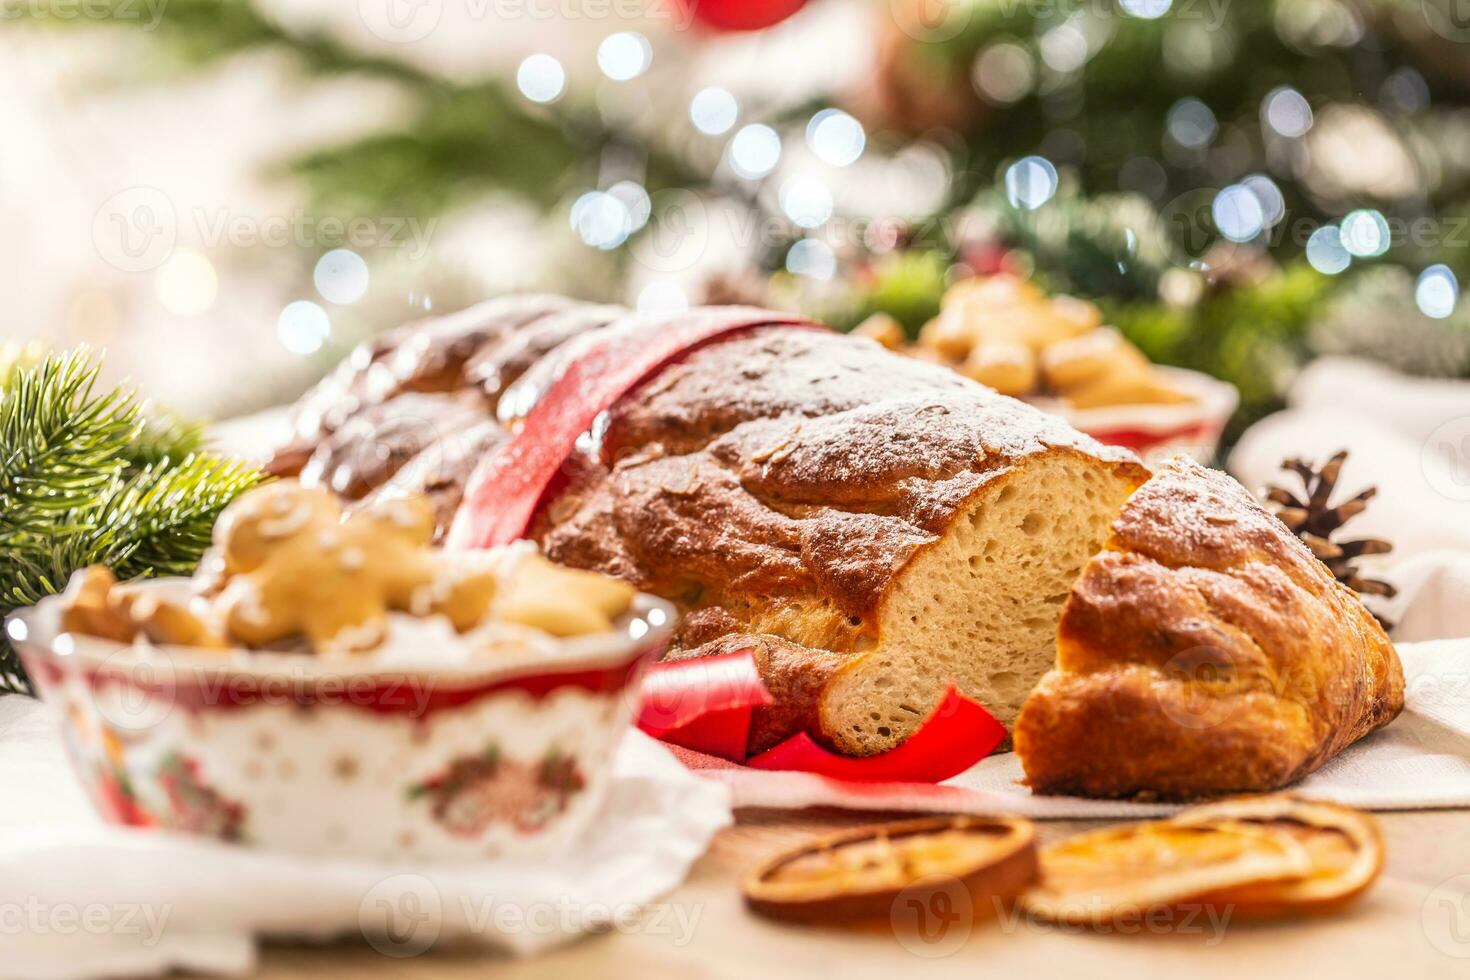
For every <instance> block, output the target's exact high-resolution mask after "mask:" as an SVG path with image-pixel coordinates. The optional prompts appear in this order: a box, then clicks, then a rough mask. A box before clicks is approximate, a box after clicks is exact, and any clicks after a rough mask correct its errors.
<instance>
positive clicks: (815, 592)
mask: <svg viewBox="0 0 1470 980" xmlns="http://www.w3.org/2000/svg"><path fill="white" fill-rule="evenodd" d="M476 310H477V312H475V314H474V315H473V316H470V315H467V314H457V315H456V317H455V318H454V319H455V320H456V321H458V323H459V327H458V328H456V329H450V328H446V327H443V326H439V327H435V328H426V327H417V328H405V329H404V330H401V331H398V332H397V335H396V337H395V338H394V340H393V341H392V342H390V343H387V344H377V345H374V346H373V347H371V348H367V349H365V350H364V351H363V352H362V353H361V355H360V356H354V358H353V360H352V362H351V364H349V365H348V366H344V368H343V369H341V370H340V371H339V377H337V378H336V379H335V380H334V381H332V382H330V383H324V385H323V388H322V390H320V391H318V392H317V393H315V394H313V395H311V396H309V397H308V398H307V399H306V406H307V407H306V408H305V409H304V410H303V412H302V413H300V414H301V415H302V416H303V417H304V418H306V419H308V420H311V419H327V420H328V423H327V424H328V426H329V427H331V428H338V427H340V426H341V425H342V424H343V421H342V418H343V417H344V416H345V417H346V418H352V417H358V418H367V417H368V411H367V409H366V408H365V407H364V406H368V405H373V404H377V403H378V402H379V401H381V400H382V399H381V398H380V397H379V396H380V395H381V394H382V392H381V391H380V388H382V386H383V385H384V384H385V383H390V384H389V386H390V387H392V386H393V385H397V386H398V387H397V389H396V390H397V392H398V393H397V394H396V395H394V396H392V398H390V399H389V404H391V402H392V400H394V399H406V398H407V397H409V396H410V395H415V394H417V393H418V392H420V391H422V389H423V387H424V386H426V385H430V383H431V382H432V385H431V386H432V387H435V388H438V387H442V386H444V385H447V384H449V381H448V380H446V379H448V378H450V377H451V376H454V377H458V378H459V382H458V383H459V385H460V387H461V388H462V389H464V388H468V389H472V390H473V391H474V393H475V397H479V398H483V399H484V400H485V402H486V404H487V411H488V412H490V413H494V412H495V411H496V406H495V404H494V402H495V400H496V399H498V398H499V397H500V396H501V395H503V394H504V393H505V391H506V388H507V385H508V384H509V382H510V381H511V380H514V378H515V377H519V376H520V375H521V374H522V373H523V372H525V371H527V370H529V369H531V365H532V363H533V362H534V361H535V360H536V359H537V358H540V357H547V356H550V357H555V356H556V354H555V350H553V349H552V348H551V346H550V345H551V343H552V341H555V340H561V341H564V342H570V343H575V342H576V337H577V336H578V335H579V334H580V333H581V332H583V331H584V330H592V329H608V330H616V329H618V323H619V321H617V320H613V321H612V322H611V323H608V312H609V311H608V310H607V309H606V308H592V309H589V310H586V311H583V312H577V311H568V310H566V309H565V308H563V307H561V306H559V305H558V304H557V303H555V302H547V301H545V299H544V298H539V297H532V298H529V299H525V300H521V301H517V302H512V301H499V302H497V303H496V304H487V305H485V306H482V307H479V308H476ZM774 317H776V315H775V314H773V318H774ZM419 332H427V333H428V334H429V336H430V337H431V338H433V339H434V342H433V343H429V344H425V343H423V342H422V341H420V340H419V339H418V337H419ZM557 349H560V348H557ZM415 351H419V352H421V353H422V355H423V356H424V357H426V358H429V359H430V360H431V361H432V363H431V364H427V365H423V366H420V365H417V364H415V362H414V352H415ZM451 355H452V356H451ZM354 365H355V366H354ZM455 372H458V373H457V374H455ZM384 379H387V382H385V380H384ZM375 386H376V387H375ZM330 390H339V391H350V392H351V393H352V394H350V395H349V396H346V397H347V398H348V399H349V401H356V402H357V403H358V407H357V408H356V409H354V410H346V409H344V408H343V407H342V406H340V405H335V404H333V403H332V402H331V399H330V398H328V397H326V395H327V393H329V391H330ZM417 397H419V398H421V399H422V398H424V397H425V396H423V395H422V394H418V395H417ZM434 397H440V398H442V397H444V396H443V395H436V396H434ZM376 411H377V412H378V414H382V415H391V414H392V413H391V411H388V410H385V409H379V410H376ZM471 431H473V432H474V433H475V434H476V438H477V440H479V442H478V443H476V444H489V443H490V442H493V440H494V439H496V438H498V437H499V436H498V434H497V432H496V431H495V423H494V422H487V423H480V424H479V425H477V426H476V427H474V428H473V429H472V430H471ZM319 438H320V437H319ZM1048 456H1071V457H1075V458H1078V459H1084V460H1086V461H1087V462H1088V464H1089V465H1093V466H1097V467H1099V468H1100V469H1103V470H1108V471H1110V472H1111V473H1112V474H1114V475H1116V476H1119V477H1121V478H1122V479H1124V480H1126V481H1128V482H1129V483H1131V484H1136V483H1139V482H1141V481H1142V480H1143V478H1144V477H1145V476H1146V470H1144V469H1143V467H1142V465H1141V464H1140V463H1138V461H1137V459H1136V458H1135V457H1134V456H1133V455H1132V454H1131V453H1129V452H1128V451H1126V450H1123V449H1117V448H1112V447H1105V446H1102V445H1100V444H1098V443H1096V442H1094V441H1093V440H1091V439H1090V438H1088V437H1086V436H1084V435H1082V434H1081V433H1079V432H1077V431H1076V430H1074V429H1072V428H1070V427H1069V426H1067V425H1066V424H1065V423H1064V422H1062V421H1061V420H1059V419H1056V418H1054V417H1051V416H1048V415H1045V414H1043V413H1041V412H1039V411H1037V410H1036V409H1033V408H1031V407H1030V406H1027V405H1025V404H1023V403H1021V402H1017V401H1015V400H1013V399H1010V398H1005V397H1003V396H1000V395H997V394H996V393H994V392H993V391H991V390H989V389H987V388H984V387H982V386H981V385H979V384H976V383H975V382H973V381H970V380H968V379H966V378H963V377H961V376H959V375H957V374H955V373H954V372H952V371H950V370H948V369H946V368H943V367H939V366H936V365H931V364H926V363H923V362H920V361H916V360H914V359H911V358H906V357H902V356H899V355H897V354H893V353H891V352H888V351H886V350H884V349H883V348H882V347H880V346H879V345H878V344H876V343H873V342H872V341H869V340H865V339H861V338H856V337H850V336H844V335H841V334H837V333H828V332H824V331H814V330H789V329H783V328H780V327H756V328H752V329H749V330H746V331H742V332H739V333H737V334H734V335H731V336H730V337H728V338H723V339H721V340H719V341H717V342H713V343H710V344H706V345H704V346H701V347H699V348H697V349H695V350H693V351H691V352H689V353H688V354H686V355H685V356H684V357H683V358H681V359H679V360H678V361H676V362H675V363H673V364H671V365H669V366H667V367H666V368H664V369H663V370H662V371H660V372H659V373H658V374H657V375H656V376H654V377H653V378H652V379H650V380H649V381H648V382H646V383H645V384H644V385H642V386H641V387H640V388H638V389H637V390H636V391H634V392H632V393H631V394H630V395H628V396H627V397H625V398H623V399H622V400H621V401H620V402H619V403H618V404H617V405H616V406H614V408H613V409H612V410H611V411H610V412H609V418H608V424H607V426H606V428H605V429H604V430H603V431H602V440H601V443H600V445H597V446H595V447H590V448H588V449H587V450H586V451H584V452H580V453H578V454H576V455H575V456H574V457H573V458H572V459H571V460H569V461H568V464H567V466H566V468H565V477H566V478H565V480H564V486H563V487H562V488H561V489H559V490H558V492H557V493H555V494H554V495H553V496H552V497H551V498H550V499H549V500H548V501H547V503H546V506H544V507H543V508H542V509H541V512H540V514H539V516H538V518H537V520H536V522H535V524H534V525H533V527H532V529H531V536H532V537H533V538H535V539H536V540H538V541H539V542H540V544H541V545H542V547H543V549H544V550H545V552H546V554H547V555H548V556H549V557H551V558H552V559H553V560H555V561H558V562H561V563H563V564H567V565H571V566H573V567H578V568H588V569H594V570H598V571H602V572H607V573H610V574H613V575H617V576H619V577H622V578H624V579H626V580H629V581H631V582H633V583H634V584H636V585H638V586H639V587H640V588H642V589H644V590H646V591H649V592H653V593H656V594H659V595H663V596H666V597H669V598H671V599H674V600H676V601H678V602H680V603H681V604H682V605H683V607H684V609H685V610H686V614H687V615H686V619H685V622H684V625H683V626H682V628H681V631H680V633H679V635H678V636H677V637H676V639H675V642H674V644H673V647H672V649H671V652H670V654H669V656H670V657H676V658H678V657H695V656H701V655H707V654H710V653H719V652H726V651H728V650H731V649H736V648H738V647H739V646H747V645H748V646H750V647H751V649H753V651H754V652H755V656H756V660H757V662H758V664H759V665H760V667H761V669H762V674H763V677H764V678H765V681H766V683H767V685H768V686H769V687H770V688H771V690H772V692H773V694H775V695H776V704H775V705H774V706H773V707H772V708H770V709H766V710H765V711H762V712H759V713H758V714H757V717H756V719H755V723H754V725H753V727H752V732H751V738H750V746H749V747H750V749H751V751H761V750H763V749H765V748H769V747H770V746H772V745H774V744H776V743H778V742H780V741H781V740H783V739H784V738H786V737H789V736H790V735H792V734H794V733H796V732H798V731H810V732H811V733H812V734H813V735H814V736H816V737H818V738H819V739H823V740H825V741H828V742H829V744H830V742H831V739H830V738H829V734H830V730H831V729H830V726H829V725H828V724H827V723H826V722H824V720H823V711H822V699H823V696H824V694H825V692H826V691H827V690H828V689H829V686H830V684H831V681H832V678H834V677H835V676H837V674H838V673H839V672H840V671H842V670H844V669H847V668H849V667H850V666H851V665H852V664H853V663H855V662H856V661H858V660H860V659H861V655H862V653H863V652H864V651H866V650H870V649H873V648H874V647H875V646H877V645H878V644H879V643H880V642H881V641H882V640H883V637H882V636H880V635H879V630H880V624H881V622H882V611H883V608H884V604H885V603H886V602H887V601H888V599H889V597H890V596H891V595H892V594H893V590H894V586H895V583H897V582H899V581H900V580H901V578H902V576H903V574H904V571H905V569H906V568H908V567H909V565H910V564H911V563H912V562H913V560H914V559H915V557H916V556H918V555H920V554H922V553H923V552H924V551H925V549H928V548H931V547H933V546H934V545H935V544H937V543H938V542H939V541H940V540H941V539H943V538H944V536H945V535H946V533H948V531H949V530H950V526H951V524H952V523H953V522H954V521H955V520H956V518H957V517H959V516H960V515H962V514H965V513H967V511H968V509H969V508H971V507H972V506H974V505H975V504H976V502H977V501H978V500H980V499H982V498H984V497H985V496H987V495H989V494H992V493H996V492H998V490H999V488H1000V487H1002V486H1003V485H1004V483H1005V482H1006V481H1007V480H1008V479H1012V478H1014V477H1016V476H1018V475H1020V474H1023V473H1024V472H1025V471H1026V470H1027V468H1028V467H1029V466H1031V465H1033V464H1034V463H1035V462H1036V461H1037V460H1039V459H1042V458H1044V457H1048ZM447 462H448V463H450V464H453V463H454V462H455V461H453V460H449V461H447ZM474 462H475V460H474V459H473V458H468V459H464V460H463V461H462V465H460V466H459V467H458V468H457V469H454V468H452V467H450V468H448V469H447V468H446V466H445V463H446V461H444V460H436V461H434V465H432V466H430V465H419V461H418V460H415V461H413V462H410V463H408V464H407V465H405V466H403V468H402V470H401V471H400V475H399V476H395V477H394V478H393V480H392V481H391V482H390V483H389V484H388V485H387V486H386V487H384V488H383V489H382V490H380V491H376V492H378V493H394V494H397V493H403V492H409V491H412V490H413V489H414V486H415V483H416V482H419V483H423V484H424V485H423V487H422V489H424V490H428V491H430V492H432V493H433V494H434V497H435V501H436V511H437V513H438V514H439V515H440V516H441V518H442V517H443V516H444V515H445V514H446V513H447V512H448V511H449V510H450V509H451V506H452V503H453V501H454V500H455V499H457V497H458V496H459V494H460V493H462V490H463V483H464V480H465V478H466V477H467V475H468V472H469V470H470V469H471V468H472V466H473V463H474ZM424 474H433V477H432V478H433V481H434V482H433V484H432V485H429V483H428V482H427V481H428V479H429V478H428V477H427V476H425V475H424ZM361 476H362V478H361V479H359V480H356V481H355V482H354V483H353V488H354V490H357V491H360V490H363V489H366V488H367V487H368V486H369V485H370V484H372V483H374V482H375V481H377V480H378V479H379V478H380V477H381V478H383V479H386V474H377V473H371V474H369V473H364V474H361Z"/></svg>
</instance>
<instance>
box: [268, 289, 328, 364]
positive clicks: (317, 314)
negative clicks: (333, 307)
mask: <svg viewBox="0 0 1470 980" xmlns="http://www.w3.org/2000/svg"><path fill="white" fill-rule="evenodd" d="M331 335H332V318H331V317H329V316H327V311H326V310H324V309H322V308H321V307H320V306H318V305H317V304H315V303H313V302H312V301H311V300H307V299H298V300H297V301H296V302H294V303H290V304H288V305H287V306H286V308H285V309H284V310H282V311H281V315H280V317H279V318H278V319H277V320H276V337H277V338H279V339H280V341H281V346H282V347H284V348H286V349H287V350H288V351H290V352H291V353H293V354H314V353H316V352H317V351H319V350H321V348H322V344H324V343H326V342H327V338H328V337H330V336H331Z"/></svg>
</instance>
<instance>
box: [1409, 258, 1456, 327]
mask: <svg viewBox="0 0 1470 980" xmlns="http://www.w3.org/2000/svg"><path fill="white" fill-rule="evenodd" d="M1414 302H1415V303H1416V304H1417V305H1418V307H1419V310H1420V311H1421V312H1422V313H1423V314H1424V315H1425V316H1428V317H1433V318H1434V319H1436V320H1443V319H1445V318H1446V317H1448V316H1450V315H1451V314H1453V313H1454V312H1455V306H1456V305H1457V304H1458V303H1459V302H1460V280H1459V279H1457V278H1455V274H1454V272H1453V271H1451V270H1450V267H1449V266H1447V265H1432V266H1430V267H1429V268H1427V269H1425V270H1424V271H1423V272H1421V273H1419V281H1418V283H1417V284H1416V285H1415V286H1414Z"/></svg>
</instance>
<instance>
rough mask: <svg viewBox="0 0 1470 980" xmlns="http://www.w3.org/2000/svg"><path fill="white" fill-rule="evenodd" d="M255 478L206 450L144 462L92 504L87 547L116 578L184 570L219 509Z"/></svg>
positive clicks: (200, 549) (255, 473) (203, 544)
mask: <svg viewBox="0 0 1470 980" xmlns="http://www.w3.org/2000/svg"><path fill="white" fill-rule="evenodd" d="M260 480H261V473H260V471H259V470H257V469H255V468H254V467H252V466H249V465H247V464H245V463H242V462H240V461H238V460H232V459H225V458H222V457H219V456H214V455H212V454H208V453H204V454H199V455H194V456H188V457H185V458H184V459H182V460H179V461H178V462H177V463H174V462H165V463H160V464H158V465H155V466H150V467H148V468H147V469H144V470H142V471H140V472H138V473H137V474H135V475H133V476H131V477H129V478H128V479H126V480H124V481H121V482H119V483H118V484H117V485H116V487H115V488H114V490H113V492H112V493H111V494H110V495H109V496H108V497H107V499H106V500H105V501H103V503H102V504H101V506H99V507H97V508H96V514H95V517H96V521H95V528H96V530H95V532H94V537H93V540H92V542H91V544H92V548H91V551H92V553H93V554H95V555H97V556H99V558H101V560H102V563H103V564H106V565H107V566H108V567H110V568H111V569H112V570H113V571H114V572H115V573H116V574H117V576H118V578H120V579H130V578H139V577H143V576H149V577H151V576H154V575H189V574H191V573H192V572H193V571H194V566H195V565H197V564H198V563H199V556H200V555H202V554H203V553H204V550H205V549H206V548H208V547H209V543H210V536H211V533H212V532H213V529H214V522H215V519H216V518H218V517H219V512H220V511H221V510H223V509H224V507H225V505H226V504H228V503H229V502H230V501H231V500H233V499H234V498H235V497H237V496H239V495H240V494H241V493H243V492H244V491H246V490H248V489H250V488H251V487H253V486H255V485H256V484H257V483H259V482H260Z"/></svg>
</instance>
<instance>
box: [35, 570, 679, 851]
mask: <svg viewBox="0 0 1470 980" xmlns="http://www.w3.org/2000/svg"><path fill="white" fill-rule="evenodd" d="M187 587H188V586H187V583H186V582H182V581H160V582H157V583H150V584H149V585H147V586H145V587H144V588H158V589H162V590H182V589H186V588H187ZM175 594H177V593H175ZM673 617H674V612H673V609H672V607H670V606H669V605H668V604H667V603H664V602H662V601H661V600H658V599H655V598H652V597H650V596H642V595H640V596H638V597H637V598H636V600H635V601H634V603H633V606H632V607H631V610H630V611H629V612H628V613H627V614H626V615H624V616H623V617H621V618H620V619H619V620H618V621H617V622H616V624H615V629H614V631H613V632H612V633H607V634H598V635H591V636H579V637H573V638H569V639H554V638H552V637H549V636H547V635H546V634H540V633H537V634H536V636H534V637H533V636H530V635H527V636H524V637H522V638H520V639H517V638H515V637H513V636H512V637H509V638H507V639H506V640H505V641H504V643H503V644H501V646H498V647H495V648H491V649H483V650H476V651H475V653H474V655H473V656H469V657H466V656H449V657H443V656H436V651H435V650H434V649H431V648H432V647H433V646H434V645H435V644H436V643H437V644H440V645H444V646H448V645H450V643H452V640H453V634H452V633H448V634H446V633H444V632H442V631H440V632H436V631H433V630H425V631H423V632H422V634H421V636H420V638H419V639H418V640H417V641H415V640H414V639H413V638H412V637H413V635H414V634H413V633H412V632H410V633H409V636H410V639H409V641H408V644H407V645H408V647H410V648H412V647H413V646H414V645H415V642H417V643H418V644H419V645H421V646H423V647H425V648H426V649H425V650H423V651H420V652H422V653H423V654H425V655H424V656H409V657H402V656H398V657H392V658H388V657H375V656H374V655H373V654H371V653H369V654H364V655H361V656H360V657H357V658H352V659H348V660H345V661H344V660H343V659H341V658H336V659H329V658H320V657H315V656H311V655H307V654H299V653H272V652H263V651H247V650H236V651H224V652H221V651H205V650H194V649H188V648H182V647H150V646H146V645H137V644H122V643H116V642H111V641H108V640H103V639H99V638H96V637H90V636H81V635H75V634H70V633H66V632H62V631H61V630H60V628H59V622H60V612H59V597H53V598H50V599H46V600H43V601H42V602H41V603H40V604H39V605H37V606H34V607H32V608H30V609H27V610H24V611H22V612H20V613H17V614H16V615H14V616H12V617H11V618H10V620H9V621H8V622H7V624H6V627H7V632H8V635H9V636H10V638H11V641H12V643H13V644H14V645H15V647H16V648H17V649H18V650H19V651H20V654H21V657H22V659H23V661H24V663H25V666H26V669H27V670H28V671H29V672H30V675H31V678H32V680H33V681H34V683H35V684H36V686H37V688H38V690H39V691H40V693H41V695H42V696H43V697H44V698H45V700H47V701H48V702H50V704H51V705H52V706H53V708H54V709H55V710H56V712H57V713H58V714H59V715H60V716H61V719H62V721H63V725H62V729H63V732H64V734H65V737H66V742H67V747H68V750H69V752H70V755H71V757H72V760H73V761H74V763H75V764H76V768H77V771H78V773H79V774H80V775H81V778H82V781H83V783H85V784H86V786H87V788H88V790H89V791H90V793H91V795H92V798H93V800H94V801H95V802H96V804H97V807H98V809H99V810H100V811H101V813H102V815H103V816H104V818H105V819H107V820H109V821H111V822H114V823H119V824H127V825H131V826H138V827H157V828H162V829H166V830H171V831H179V832H185V833H192V834H202V835H206V836H210V837H214V838H218V839H221V840H227V841H236V842H241V843H246V844H252V845H258V846H261V847H266V848H275V849H282V850H290V851H298V852H304V853H309V854H314V855H325V854H333V855H352V856H359V857H377V858H388V859H394V860H410V861H412V860H419V861H461V860H467V859H475V858H486V857H498V856H506V857H522V856H526V857H531V856H536V855H543V854H547V853H551V852H554V851H556V850H557V849H559V848H560V847H562V846H563V845H564V844H566V843H567V842H568V841H570V840H571V839H572V838H573V837H575V836H576V835H577V834H579V833H580V832H581V831H582V830H584V829H585V828H586V827H587V825H588V824H589V822H590V821H591V819H592V817H593V815H594V814H595V812H596V810H597V807H598V804H599V802H600V800H601V797H602V795H603V792H604V790H605V789H606V786H607V783H608V781H609V778H610V775H611V766H612V755H613V751H614V749H615V748H616V746H617V744H618V742H619V740H620V737H621V735H622V734H623V732H624V731H625V730H626V728H627V727H628V724H629V721H630V719H631V717H632V716H633V712H634V710H635V708H636V706H637V705H636V701H637V690H638V679H639V674H640V673H641V667H642V665H643V664H644V663H646V662H647V661H648V660H650V659H652V658H653V657H655V656H656V655H657V654H658V652H659V651H660V650H661V649H662V647H663V646H664V645H665V644H666V643H667V641H668V636H669V633H670V631H671V629H672V625H673ZM398 646H399V650H398V652H399V653H402V647H403V644H398Z"/></svg>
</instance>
